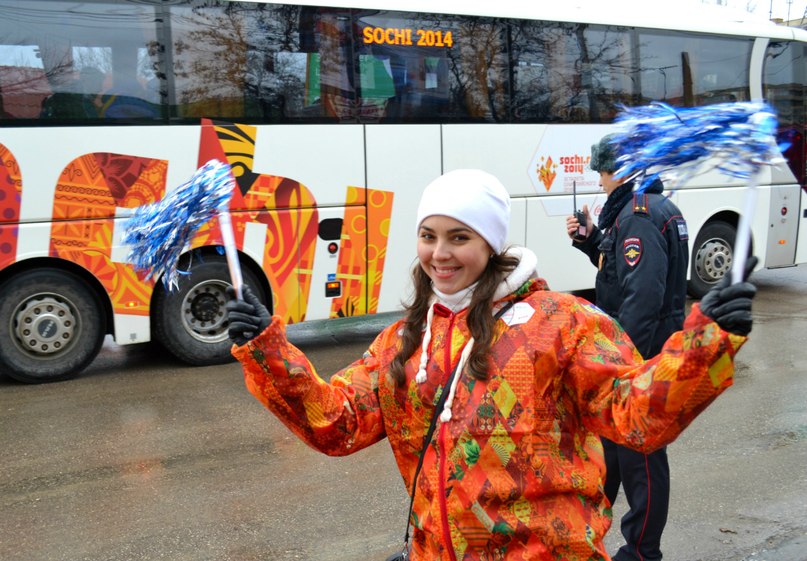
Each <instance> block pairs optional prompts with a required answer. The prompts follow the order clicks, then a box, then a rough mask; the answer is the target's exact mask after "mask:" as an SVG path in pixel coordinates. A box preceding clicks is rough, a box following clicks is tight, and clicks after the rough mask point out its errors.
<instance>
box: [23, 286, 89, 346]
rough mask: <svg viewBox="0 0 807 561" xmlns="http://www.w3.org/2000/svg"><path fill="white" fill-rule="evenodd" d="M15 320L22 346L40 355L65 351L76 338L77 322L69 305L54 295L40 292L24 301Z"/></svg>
mask: <svg viewBox="0 0 807 561" xmlns="http://www.w3.org/2000/svg"><path fill="white" fill-rule="evenodd" d="M12 321H13V329H12V331H13V333H14V334H15V335H16V338H17V343H18V344H19V345H20V347H21V348H22V349H25V350H26V351H27V352H31V353H35V354H40V355H50V354H53V353H58V352H60V351H62V350H64V348H65V347H66V346H67V345H68V344H70V342H71V341H72V340H73V338H74V336H75V330H76V325H77V322H76V317H75V315H74V314H73V312H72V310H71V308H70V306H68V305H67V304H66V303H65V302H61V301H59V300H58V299H56V297H55V296H54V295H52V294H44V295H43V294H38V295H36V296H33V297H32V298H30V299H28V300H26V301H25V302H23V303H22V304H21V305H20V307H19V308H18V309H17V312H16V313H15V314H14V317H13V320H12Z"/></svg>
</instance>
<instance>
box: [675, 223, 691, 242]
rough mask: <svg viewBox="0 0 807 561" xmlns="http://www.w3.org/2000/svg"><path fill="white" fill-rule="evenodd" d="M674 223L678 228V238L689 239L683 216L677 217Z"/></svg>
mask: <svg viewBox="0 0 807 561" xmlns="http://www.w3.org/2000/svg"><path fill="white" fill-rule="evenodd" d="M675 225H676V227H677V228H678V239H679V240H681V241H686V240H688V239H689V230H687V223H686V220H684V219H683V218H677V219H676V220H675Z"/></svg>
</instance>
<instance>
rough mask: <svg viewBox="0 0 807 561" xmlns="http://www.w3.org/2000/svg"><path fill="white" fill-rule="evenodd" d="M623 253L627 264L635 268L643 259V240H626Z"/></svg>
mask: <svg viewBox="0 0 807 561" xmlns="http://www.w3.org/2000/svg"><path fill="white" fill-rule="evenodd" d="M622 252H623V254H624V255H625V263H627V264H628V266H630V267H635V266H636V265H637V264H638V263H639V260H640V259H641V258H642V240H641V238H625V242H624V243H623V244H622Z"/></svg>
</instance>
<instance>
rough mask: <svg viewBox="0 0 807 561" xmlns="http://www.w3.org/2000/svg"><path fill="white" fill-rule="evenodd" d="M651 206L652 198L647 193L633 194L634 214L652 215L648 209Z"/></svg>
mask: <svg viewBox="0 0 807 561" xmlns="http://www.w3.org/2000/svg"><path fill="white" fill-rule="evenodd" d="M649 206H650V197H648V196H647V193H634V194H633V214H650V211H648V210H647V209H648V207H649Z"/></svg>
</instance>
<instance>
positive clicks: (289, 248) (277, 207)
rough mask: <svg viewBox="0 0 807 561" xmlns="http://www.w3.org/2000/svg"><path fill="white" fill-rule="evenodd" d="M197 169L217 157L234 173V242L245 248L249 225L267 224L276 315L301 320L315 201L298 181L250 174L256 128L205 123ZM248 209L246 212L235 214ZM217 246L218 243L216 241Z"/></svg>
mask: <svg viewBox="0 0 807 561" xmlns="http://www.w3.org/2000/svg"><path fill="white" fill-rule="evenodd" d="M202 125H203V126H202V135H201V145H200V147H199V165H200V166H201V165H203V164H204V163H205V162H207V161H209V160H210V159H213V158H216V159H219V160H221V161H225V162H227V163H228V164H230V166H231V167H232V169H233V175H234V176H235V179H236V182H237V183H238V190H237V191H236V192H235V193H234V194H233V200H232V202H231V203H230V208H231V209H233V210H234V211H236V212H233V214H232V221H233V228H234V230H235V238H236V243H237V244H238V246H239V247H243V239H244V231H245V228H246V223H247V222H259V223H262V224H265V225H266V243H265V247H264V256H263V263H261V266H262V267H263V269H264V271H265V272H266V276H267V278H268V279H269V284H270V286H271V288H272V294H273V296H274V313H275V314H277V315H279V316H281V317H283V319H284V320H285V321H286V322H287V323H295V322H299V321H303V320H304V319H305V314H306V310H307V306H308V296H309V292H310V289H311V274H312V269H313V266H314V253H315V250H316V243H317V228H318V216H319V213H318V211H317V209H316V200H315V198H314V195H313V194H312V193H311V191H309V190H308V188H307V187H305V186H304V185H302V184H300V183H299V182H297V181H294V180H292V179H288V178H285V177H278V176H275V175H260V174H256V173H254V172H253V171H252V165H253V161H254V155H255V137H256V131H257V129H256V127H252V126H249V125H235V124H225V123H213V122H212V121H210V120H208V119H202ZM238 209H246V210H247V212H237V210H238ZM208 235H209V236H215V238H210V239H206V240H205V239H203V238H204V237H205V236H204V233H202V234H200V237H198V238H197V243H199V244H200V245H205V244H208V243H211V241H212V240H213V239H217V238H218V236H220V233H219V230H218V226H217V225H210V229H209V231H208ZM214 243H220V242H218V241H215V242H214Z"/></svg>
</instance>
